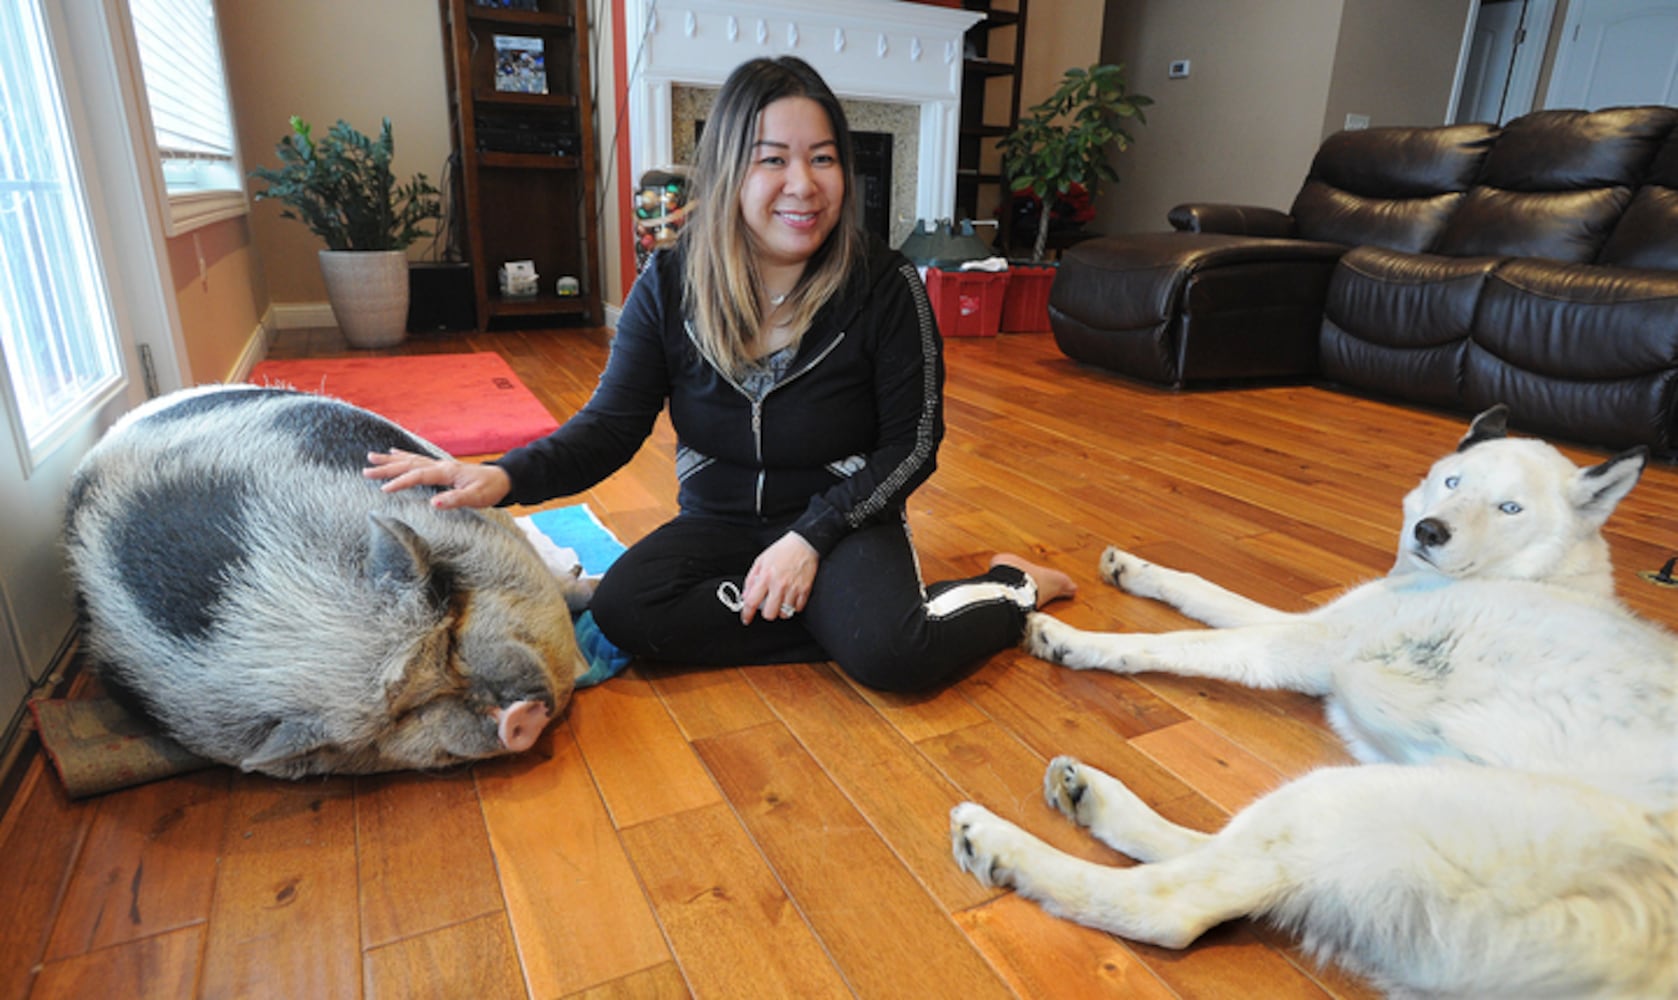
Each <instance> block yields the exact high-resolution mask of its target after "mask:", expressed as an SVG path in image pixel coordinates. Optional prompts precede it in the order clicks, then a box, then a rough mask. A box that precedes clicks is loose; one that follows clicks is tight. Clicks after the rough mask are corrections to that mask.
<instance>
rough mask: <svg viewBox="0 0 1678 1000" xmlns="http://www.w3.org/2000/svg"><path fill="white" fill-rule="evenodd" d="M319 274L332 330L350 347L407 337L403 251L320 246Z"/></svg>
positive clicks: (383, 343)
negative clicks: (335, 327) (332, 319)
mask: <svg viewBox="0 0 1678 1000" xmlns="http://www.w3.org/2000/svg"><path fill="white" fill-rule="evenodd" d="M320 273H321V276H322V277H324V278H325V279H326V297H327V300H328V301H330V302H331V303H332V313H333V315H334V316H336V317H337V319H338V329H340V330H342V331H343V333H344V339H345V340H346V341H348V342H349V345H350V346H351V347H389V346H391V345H392V344H399V343H401V342H402V340H403V338H405V337H407V336H408V255H407V254H406V253H404V252H403V251H401V250H322V251H321V252H320Z"/></svg>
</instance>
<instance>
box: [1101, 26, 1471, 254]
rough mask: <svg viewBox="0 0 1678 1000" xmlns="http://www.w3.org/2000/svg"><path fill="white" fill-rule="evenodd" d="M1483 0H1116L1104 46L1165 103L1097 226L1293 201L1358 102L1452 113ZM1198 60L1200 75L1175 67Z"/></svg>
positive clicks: (1123, 162) (1416, 117)
mask: <svg viewBox="0 0 1678 1000" xmlns="http://www.w3.org/2000/svg"><path fill="white" fill-rule="evenodd" d="M1471 4H1472V0H1109V2H1108V4H1107V17H1106V22H1105V25H1104V32H1103V34H1104V42H1103V48H1102V52H1103V58H1104V59H1105V60H1107V61H1116V62H1123V63H1125V64H1126V65H1127V66H1128V67H1129V69H1130V80H1131V83H1132V86H1133V88H1134V89H1136V90H1137V91H1140V92H1141V93H1144V94H1147V95H1148V96H1150V97H1152V98H1154V99H1155V100H1156V101H1157V102H1158V103H1157V104H1156V105H1155V106H1154V107H1153V108H1150V109H1149V111H1148V124H1147V125H1146V126H1144V127H1143V128H1142V129H1141V131H1140V134H1139V135H1138V142H1137V144H1136V146H1135V147H1134V148H1132V149H1131V150H1130V151H1129V152H1128V153H1126V154H1125V155H1124V156H1122V157H1121V158H1120V160H1119V162H1118V168H1119V173H1120V175H1121V182H1120V184H1119V185H1118V187H1116V188H1114V189H1112V190H1110V191H1108V192H1107V193H1106V194H1105V195H1104V196H1103V197H1102V198H1101V200H1100V202H1099V203H1098V205H1097V218H1096V222H1095V223H1094V225H1093V228H1095V229H1097V230H1099V231H1102V232H1106V233H1125V232H1139V231H1149V230H1160V229H1165V228H1167V223H1166V221H1165V215H1166V212H1168V211H1169V210H1170V209H1171V207H1172V206H1173V205H1177V204H1180V203H1182V202H1186V201H1214V202H1231V203H1236V204H1248V205H1262V206H1267V207H1270V208H1278V209H1286V208H1288V206H1289V205H1291V204H1292V202H1293V198H1294V195H1295V194H1296V193H1297V192H1298V190H1299V185H1300V183H1301V182H1302V181H1303V180H1304V178H1305V172H1306V170H1307V169H1309V167H1310V164H1311V157H1312V156H1313V155H1314V154H1315V152H1316V150H1317V146H1318V145H1320V144H1321V142H1322V139H1323V138H1324V137H1325V136H1327V135H1329V134H1330V133H1332V132H1334V131H1337V130H1338V129H1340V128H1341V127H1343V126H1344V124H1345V119H1346V115H1347V114H1348V113H1358V114H1365V115H1368V116H1369V117H1370V124H1371V125H1376V126H1379V125H1400V124H1404V125H1419V124H1439V123H1442V122H1444V121H1445V117H1446V112H1447V110H1448V105H1449V103H1450V97H1451V89H1452V86H1453V83H1454V79H1455V75H1456V63H1457V56H1458V53H1459V50H1460V48H1461V45H1462V35H1463V30H1464V28H1465V26H1466V23H1467V18H1468V9H1469V7H1470V6H1471ZM1175 59H1188V60H1190V61H1191V66H1192V70H1191V73H1190V75H1189V77H1188V78H1187V79H1182V80H1171V79H1167V77H1166V66H1167V64H1168V63H1169V62H1171V61H1172V60H1175Z"/></svg>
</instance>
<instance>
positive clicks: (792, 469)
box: [495, 237, 944, 556]
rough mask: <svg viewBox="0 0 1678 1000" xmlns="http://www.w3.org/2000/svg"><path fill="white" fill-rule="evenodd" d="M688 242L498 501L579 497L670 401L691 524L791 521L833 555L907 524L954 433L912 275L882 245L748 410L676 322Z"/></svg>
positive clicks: (642, 286)
mask: <svg viewBox="0 0 1678 1000" xmlns="http://www.w3.org/2000/svg"><path fill="white" fill-rule="evenodd" d="M685 248H686V244H685V243H683V244H679V245H678V246H677V247H676V248H675V249H674V250H670V251H661V252H659V253H658V254H655V255H654V257H653V259H652V261H651V263H650V264H649V266H648V267H647V269H646V271H645V272H644V273H643V274H642V275H641V276H640V277H639V278H638V279H637V280H636V282H635V287H634V289H633V290H632V292H631V293H630V296H629V301H628V302H627V303H626V304H625V305H624V310H623V313H622V315H621V317H620V318H619V320H618V328H617V336H616V337H615V338H614V339H613V341H612V351H611V355H610V357H609V358H608V359H607V362H606V369H605V371H604V372H602V373H601V376H600V383H599V385H598V386H596V387H595V390H594V395H593V397H591V398H590V399H589V401H588V404H587V405H585V406H584V407H583V408H582V409H581V410H579V411H578V412H577V413H576V414H575V415H574V416H572V417H571V419H570V420H568V421H566V422H565V425H564V426H562V427H561V428H560V429H559V430H557V431H555V432H554V433H552V434H550V435H548V436H547V437H545V438H542V439H540V440H537V441H534V442H532V443H530V444H528V445H525V446H524V447H522V448H518V449H516V450H514V451H510V452H508V453H507V454H506V455H504V456H502V457H501V458H500V459H497V460H496V462H495V464H497V465H499V466H501V467H502V468H503V469H505V470H506V471H507V473H508V475H509V476H510V477H511V478H512V481H513V488H512V492H511V493H510V494H509V495H508V496H507V498H506V500H504V501H503V503H540V502H542V501H545V500H548V499H551V498H553V497H556V496H568V495H571V494H574V493H579V492H581V491H583V490H585V489H588V488H589V487H591V486H593V485H594V484H596V483H598V482H600V481H601V480H603V479H605V478H606V477H607V476H609V475H611V474H612V473H613V472H615V471H617V470H618V469H619V468H621V467H623V465H624V464H625V463H627V462H628V461H629V460H630V459H631V458H632V457H634V455H635V452H636V451H637V450H638V449H639V448H640V447H641V444H642V443H643V442H644V441H645V440H646V438H647V435H648V434H649V433H651V431H652V428H653V422H654V421H655V420H656V419H657V417H658V414H659V411H660V410H662V409H663V408H664V405H665V402H666V401H667V400H668V402H669V405H670V419H671V422H672V424H673V425H674V426H675V429H676V442H677V450H676V475H677V478H678V480H679V481H680V484H681V489H680V493H679V496H678V501H679V503H680V504H681V508H682V511H683V512H684V513H690V514H703V515H707V516H713V517H719V518H723V519H727V520H734V521H739V522H741V523H750V524H768V523H774V522H780V521H786V522H788V526H789V528H790V530H793V531H796V532H798V533H799V534H800V535H801V536H803V538H804V539H805V540H806V541H808V542H809V543H810V544H811V545H812V546H813V547H814V548H815V549H816V551H817V552H818V553H820V554H821V555H823V556H825V555H826V554H827V553H828V552H830V551H831V550H832V548H833V546H834V545H835V544H837V543H838V541H839V540H840V539H841V538H843V537H844V536H845V534H846V533H847V532H849V531H852V530H854V529H856V528H858V527H861V526H863V525H867V524H874V523H879V522H881V521H886V520H895V519H898V518H899V517H900V516H901V511H902V510H903V507H904V504H905V502H906V501H907V499H908V497H909V494H910V493H912V492H913V491H914V490H915V488H916V487H918V486H919V485H920V484H921V483H923V482H925V481H926V479H927V477H928V476H930V475H931V474H932V470H933V468H934V466H935V463H936V458H937V453H938V444H939V442H940V441H941V440H942V439H943V436H944V412H943V386H944V366H943V355H942V343H941V342H940V340H939V336H938V328H937V324H936V322H935V320H934V319H933V315H932V307H931V305H930V304H929V303H928V301H927V297H926V290H925V288H924V286H923V285H922V284H921V280H920V277H919V276H918V275H917V274H916V272H915V268H914V265H913V264H911V263H909V261H908V260H907V259H906V258H904V257H903V255H902V254H899V253H898V252H896V251H895V250H891V249H890V248H888V247H887V246H886V245H885V244H884V243H883V242H882V241H880V240H878V239H877V238H873V237H871V238H870V239H869V241H868V248H867V252H866V258H865V264H864V266H863V267H861V268H858V269H857V271H856V273H855V276H854V277H853V279H852V280H851V281H850V282H849V283H848V284H847V285H846V287H845V288H844V290H843V291H842V292H841V293H840V294H838V295H836V296H835V297H834V298H833V300H832V301H830V302H828V304H827V305H826V306H824V307H823V308H822V309H821V310H820V311H819V312H818V313H817V314H816V317H815V320H814V322H813V323H812V324H811V327H810V329H809V331H808V332H806V333H805V334H804V337H803V339H802V340H801V341H800V343H799V347H798V351H797V354H796V356H795V357H794V359H793V363H792V367H791V368H790V369H789V370H788V373H787V374H786V375H785V376H784V377H783V378H782V379H781V380H780V382H778V383H777V384H776V385H775V386H774V387H773V388H772V389H770V390H769V392H768V393H766V394H765V395H764V397H763V399H762V401H761V402H754V401H753V400H752V399H751V397H750V396H749V395H747V393H746V392H745V391H744V390H743V389H741V388H740V386H739V385H738V384H737V383H736V382H735V381H733V380H732V379H730V378H729V377H728V376H726V375H724V374H723V373H722V372H720V371H718V370H717V368H716V367H715V366H713V365H712V364H711V363H710V362H709V361H707V360H705V358H704V355H703V354H701V353H700V351H699V348H698V346H697V344H696V343H695V342H694V341H693V339H692V332H691V330H690V329H689V325H688V323H687V322H686V319H685V317H684V316H683V315H682V310H681V303H682V273H683V268H682V259H683V253H684V252H685Z"/></svg>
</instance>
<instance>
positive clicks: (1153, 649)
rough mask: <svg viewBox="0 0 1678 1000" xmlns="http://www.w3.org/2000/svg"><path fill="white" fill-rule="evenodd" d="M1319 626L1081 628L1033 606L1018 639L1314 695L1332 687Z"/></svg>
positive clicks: (1109, 663)
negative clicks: (1145, 629) (1319, 648)
mask: <svg viewBox="0 0 1678 1000" xmlns="http://www.w3.org/2000/svg"><path fill="white" fill-rule="evenodd" d="M1319 628H1320V626H1319V625H1317V624H1315V623H1313V622H1310V621H1305V620H1299V619H1294V620H1288V621H1283V622H1278V623H1275V624H1270V625H1246V626H1240V627H1236V628H1227V629H1205V630H1199V629H1195V630H1188V631H1181V632H1157V633H1146V632H1086V631H1084V630H1082V629H1077V628H1073V627H1072V626H1071V625H1068V624H1066V623H1065V622H1063V621H1060V620H1059V619H1057V618H1055V617H1053V616H1051V615H1046V614H1043V613H1041V612H1035V613H1033V614H1031V615H1029V616H1027V618H1026V626H1025V637H1024V639H1023V640H1022V642H1021V645H1022V646H1023V647H1024V648H1025V650H1026V652H1028V653H1030V654H1031V655H1033V656H1036V657H1039V658H1041V659H1044V660H1048V661H1049V662H1051V663H1059V664H1061V665H1062V666H1067V667H1072V668H1074V669H1078V670H1090V669H1096V670H1110V671H1112V672H1113V673H1116V674H1140V673H1146V672H1148V671H1161V672H1164V673H1170V674H1178V675H1181V676H1184V677H1208V678H1212V679H1215V680H1222V681H1229V682H1231V683H1235V684H1244V685H1246V686H1248V687H1255V688H1272V689H1278V690H1283V691H1298V692H1300V693H1301V694H1309V695H1315V696H1319V697H1320V696H1322V695H1326V694H1328V693H1329V690H1330V688H1331V687H1332V684H1333V671H1332V668H1331V664H1332V662H1333V659H1332V657H1330V656H1325V655H1321V654H1320V653H1319V652H1318V651H1317V650H1316V649H1315V646H1316V645H1317V643H1316V642H1314V641H1313V638H1314V636H1315V635H1316V633H1317V630H1318V629H1319Z"/></svg>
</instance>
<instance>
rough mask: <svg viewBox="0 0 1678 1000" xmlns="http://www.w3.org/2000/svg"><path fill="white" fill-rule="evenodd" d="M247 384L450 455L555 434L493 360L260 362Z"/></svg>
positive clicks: (481, 356)
mask: <svg viewBox="0 0 1678 1000" xmlns="http://www.w3.org/2000/svg"><path fill="white" fill-rule="evenodd" d="M250 381H251V382H253V383H255V384H257V385H284V386H289V387H291V388H294V389H302V390H303V391H305V392H316V393H320V394H321V395H324V396H332V397H335V398H337V399H342V400H345V401H346V402H350V403H354V404H355V405H357V406H360V407H364V408H366V409H369V410H372V411H373V412H374V413H377V414H379V415H380V416H382V417H386V418H388V419H390V420H394V421H395V422H397V423H399V424H401V425H402V426H403V427H406V428H407V429H408V430H410V431H413V432H414V433H415V434H418V435H419V436H420V437H422V438H425V439H426V440H427V441H430V442H431V443H432V444H435V445H436V446H437V447H439V448H441V449H443V450H444V451H446V452H448V453H449V454H451V455H484V454H488V453H490V452H500V451H506V450H507V449H509V448H514V447H517V446H519V445H521V444H524V443H525V442H527V441H530V440H533V439H535V438H538V437H541V436H542V435H544V434H547V433H548V432H549V431H552V430H553V429H554V428H556V427H558V426H559V424H558V423H556V422H555V421H554V418H553V415H552V414H550V413H549V412H548V411H547V410H546V409H545V408H544V407H543V406H542V404H541V402H540V401H539V400H537V398H536V397H535V396H533V395H531V394H530V390H529V389H527V388H525V385H524V383H523V382H520V381H519V378H518V376H517V375H514V374H513V370H512V369H511V368H509V367H508V366H507V362H506V361H504V360H502V358H501V355H499V354H493V353H490V352H477V353H473V354H412V355H404V356H399V357H373V358H299V359H297V360H291V361H263V362H261V363H260V364H258V365H257V366H256V367H255V368H253V369H252V370H251V374H250Z"/></svg>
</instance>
